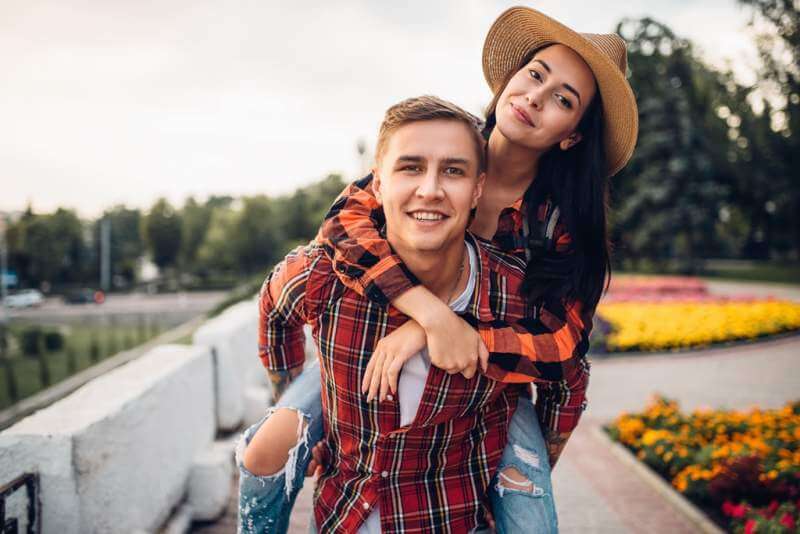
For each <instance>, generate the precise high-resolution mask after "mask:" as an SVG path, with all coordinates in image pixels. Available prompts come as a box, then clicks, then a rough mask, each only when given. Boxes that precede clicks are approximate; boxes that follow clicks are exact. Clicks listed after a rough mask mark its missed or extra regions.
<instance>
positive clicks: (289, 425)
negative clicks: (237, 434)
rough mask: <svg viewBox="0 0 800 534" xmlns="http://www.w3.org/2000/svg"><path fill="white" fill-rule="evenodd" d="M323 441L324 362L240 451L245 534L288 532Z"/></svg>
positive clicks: (295, 385)
mask: <svg viewBox="0 0 800 534" xmlns="http://www.w3.org/2000/svg"><path fill="white" fill-rule="evenodd" d="M320 439H322V398H321V385H320V374H319V362H317V360H314V361H312V362H310V363H308V364H306V367H305V369H303V372H302V373H300V375H298V377H297V378H295V379H294V381H292V383H291V384H290V385H289V387H288V388H287V389H286V391H285V392H284V394H283V396H282V397H281V398H280V400H279V401H278V403H277V404H276V405H275V406H273V407H271V408H269V409H268V410H267V413H266V415H264V417H262V418H261V420H260V421H258V422H257V423H256V424H254V425H253V426H251V427H249V428H248V429H247V430H245V431H244V432H243V434H242V437H241V438H240V440H239V443H238V445H237V446H236V465H237V466H238V468H239V528H238V532H239V533H248V534H249V533H258V534H261V533H264V532H270V533H271V532H276V533H284V532H286V530H287V528H288V525H289V516H290V514H291V511H292V507H293V506H294V501H295V499H296V498H297V494H298V493H299V492H300V489H301V488H302V487H303V481H304V477H305V472H306V468H307V467H308V464H309V462H310V461H311V449H312V448H313V447H314V444H316V443H317V442H318V441H319V440H320ZM265 456H266V457H268V459H267V461H263V460H262V458H263V457H265Z"/></svg>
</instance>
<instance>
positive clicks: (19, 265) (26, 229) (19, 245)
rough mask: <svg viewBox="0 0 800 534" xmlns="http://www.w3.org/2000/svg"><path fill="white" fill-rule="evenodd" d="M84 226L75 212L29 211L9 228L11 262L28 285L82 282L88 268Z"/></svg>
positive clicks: (62, 209)
mask: <svg viewBox="0 0 800 534" xmlns="http://www.w3.org/2000/svg"><path fill="white" fill-rule="evenodd" d="M83 234H84V225H83V223H82V222H81V220H80V219H79V218H78V216H77V215H76V214H75V212H74V211H72V210H67V209H64V208H59V209H58V210H56V211H55V212H54V213H51V214H42V215H39V214H35V213H33V210H31V209H30V208H28V210H27V211H26V212H25V214H23V216H22V217H21V218H20V219H19V220H18V221H17V222H16V223H15V224H13V225H11V227H10V228H9V249H10V251H9V252H10V254H9V259H10V265H11V266H13V267H14V268H15V269H16V270H17V272H18V274H19V276H20V278H21V280H22V283H23V284H24V285H31V286H36V285H39V284H41V283H43V282H47V283H50V284H53V285H63V284H68V283H76V282H80V281H81V280H82V279H83V278H84V275H85V271H86V269H87V265H88V259H89V250H88V248H87V246H86V244H85V242H84V239H83Z"/></svg>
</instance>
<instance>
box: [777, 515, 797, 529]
mask: <svg viewBox="0 0 800 534" xmlns="http://www.w3.org/2000/svg"><path fill="white" fill-rule="evenodd" d="M778 522H779V523H780V524H781V525H783V526H784V527H786V528H788V529H789V530H790V531H792V530H794V518H793V517H792V514H790V513H789V512H786V513H785V514H783V517H781V520H780V521H778Z"/></svg>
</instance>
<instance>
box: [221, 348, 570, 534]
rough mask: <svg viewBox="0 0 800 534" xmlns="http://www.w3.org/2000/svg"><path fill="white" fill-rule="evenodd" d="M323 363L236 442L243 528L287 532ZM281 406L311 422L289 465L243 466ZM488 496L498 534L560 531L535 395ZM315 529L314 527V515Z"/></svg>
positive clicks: (249, 533)
mask: <svg viewBox="0 0 800 534" xmlns="http://www.w3.org/2000/svg"><path fill="white" fill-rule="evenodd" d="M320 399H321V386H320V374H319V363H318V362H317V361H316V360H314V361H312V362H309V363H307V364H306V367H305V369H303V372H302V373H301V374H300V375H299V376H298V377H297V378H295V379H294V380H293V381H292V383H291V385H290V386H289V387H288V388H287V389H286V392H285V393H284V394H283V396H282V397H281V398H280V400H279V402H278V403H277V404H276V405H275V406H274V407H272V408H270V409H269V410H268V411H267V413H266V415H264V417H262V418H261V420H259V421H258V422H257V423H255V424H254V425H253V426H251V427H249V428H248V429H247V430H245V431H244V433H243V434H242V437H241V439H240V440H239V444H238V445H237V447H236V465H237V466H238V469H239V522H238V530H237V532H238V533H240V534H242V533H246V534H254V533H258V534H261V533H266V532H270V533H272V532H276V533H281V534H282V533H285V532H286V531H287V529H288V525H289V516H290V514H291V511H292V507H293V506H294V502H295V499H296V498H297V494H298V493H299V492H300V489H301V488H302V487H303V481H304V477H305V471H306V467H307V466H308V464H309V462H310V461H311V449H312V448H313V447H314V444H316V443H317V441H319V440H320V439H322V403H321V400H320ZM281 407H288V408H294V409H296V410H297V411H299V412H300V413H301V414H303V417H304V419H305V420H306V421H307V422H308V427H307V428H306V431H305V433H304V434H303V435H302V436H301V439H300V440H299V442H298V445H297V446H296V447H295V448H293V449H292V451H291V452H290V454H289V460H288V461H287V463H286V466H285V467H284V468H283V469H282V470H280V471H279V472H277V473H275V474H274V475H269V476H257V475H254V474H253V473H251V472H249V471H248V470H247V468H245V467H244V465H243V462H242V458H243V457H244V449H245V448H246V446H247V444H248V443H250V440H251V439H252V437H253V436H254V435H255V433H256V432H257V431H258V429H259V428H260V427H261V425H262V424H263V423H264V421H266V420H267V418H268V417H269V416H270V415H271V414H272V412H273V411H274V410H275V409H277V408H281ZM508 468H514V469H516V470H517V471H518V472H519V473H520V474H522V475H523V476H524V477H525V478H526V482H522V483H519V482H512V481H509V479H507V478H505V477H504V474H503V470H504V469H508ZM489 498H490V502H491V505H492V513H493V514H494V520H495V525H496V528H497V532H498V533H499V534H516V533H531V534H551V533H557V532H558V517H557V515H556V507H555V501H554V500H553V487H552V483H551V480H550V463H549V461H548V459H547V449H546V447H545V443H544V438H543V437H542V431H541V429H540V428H539V420H538V418H537V417H536V410H535V408H534V405H533V403H532V402H531V399H529V398H527V397H525V396H520V397H519V402H518V403H517V409H516V411H515V412H514V416H513V417H512V418H511V422H510V424H509V429H508V443H507V445H506V448H505V449H504V450H503V456H502V458H501V459H500V464H499V466H498V469H497V473H495V476H494V478H493V480H492V483H491V484H490V487H489ZM311 529H312V530H311V532H315V531H316V530H315V529H314V523H313V517H312V522H311Z"/></svg>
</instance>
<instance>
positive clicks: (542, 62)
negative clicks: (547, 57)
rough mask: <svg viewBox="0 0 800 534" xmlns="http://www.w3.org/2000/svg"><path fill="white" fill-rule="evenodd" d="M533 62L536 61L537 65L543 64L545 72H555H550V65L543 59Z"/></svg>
mask: <svg viewBox="0 0 800 534" xmlns="http://www.w3.org/2000/svg"><path fill="white" fill-rule="evenodd" d="M533 61H535V62H536V63H541V64H542V67H544V70H546V71H547V72H548V73H551V72H553V71H551V70H550V65H548V64H547V63H545V62H544V61H542V60H541V59H534V60H533Z"/></svg>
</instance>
